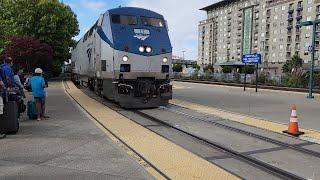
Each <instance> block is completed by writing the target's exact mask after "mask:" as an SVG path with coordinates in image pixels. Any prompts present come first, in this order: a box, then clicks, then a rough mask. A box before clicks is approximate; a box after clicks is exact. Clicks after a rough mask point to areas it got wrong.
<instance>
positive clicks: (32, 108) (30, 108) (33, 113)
mask: <svg viewBox="0 0 320 180" xmlns="http://www.w3.org/2000/svg"><path fill="white" fill-rule="evenodd" d="M27 114H28V117H29V119H37V118H38V113H37V108H36V103H35V101H28V103H27Z"/></svg>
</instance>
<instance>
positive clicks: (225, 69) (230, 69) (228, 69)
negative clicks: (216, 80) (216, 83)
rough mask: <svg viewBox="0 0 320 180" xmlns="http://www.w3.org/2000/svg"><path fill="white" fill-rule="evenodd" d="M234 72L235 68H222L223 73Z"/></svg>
mask: <svg viewBox="0 0 320 180" xmlns="http://www.w3.org/2000/svg"><path fill="white" fill-rule="evenodd" d="M232 70H233V67H231V66H222V72H223V73H231V72H232Z"/></svg>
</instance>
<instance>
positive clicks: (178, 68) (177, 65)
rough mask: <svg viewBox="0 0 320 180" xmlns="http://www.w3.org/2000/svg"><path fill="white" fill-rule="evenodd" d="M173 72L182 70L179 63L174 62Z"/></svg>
mask: <svg viewBox="0 0 320 180" xmlns="http://www.w3.org/2000/svg"><path fill="white" fill-rule="evenodd" d="M172 70H173V72H182V65H181V64H174V65H173V67H172Z"/></svg>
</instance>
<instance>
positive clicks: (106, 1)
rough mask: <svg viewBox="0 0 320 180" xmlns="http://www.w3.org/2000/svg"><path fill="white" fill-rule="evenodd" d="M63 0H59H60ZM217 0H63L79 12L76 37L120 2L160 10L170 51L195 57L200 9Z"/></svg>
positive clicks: (201, 16) (202, 13)
mask: <svg viewBox="0 0 320 180" xmlns="http://www.w3.org/2000/svg"><path fill="white" fill-rule="evenodd" d="M61 1H62V0H61ZM216 1H217V0H64V1H63V2H64V3H66V4H68V5H70V6H71V8H72V9H73V11H74V12H75V13H76V14H77V16H78V21H79V25H80V35H79V36H78V37H77V39H79V38H80V37H82V36H83V34H84V33H85V32H86V31H87V30H88V29H89V28H90V27H91V26H92V25H93V24H94V23H95V21H96V20H97V19H98V17H99V14H101V13H104V12H105V11H107V10H108V9H112V8H116V7H119V6H134V7H141V8H146V9H150V10H153V11H156V12H158V13H160V14H162V15H163V16H164V17H165V19H166V20H167V21H168V24H169V34H170V38H171V43H172V46H173V54H174V55H177V56H182V51H185V57H186V58H187V59H194V60H196V58H197V49H198V23H199V21H201V20H203V19H205V18H206V13H205V12H204V11H200V10H199V9H200V8H202V7H205V6H207V5H210V4H213V3H214V2H216Z"/></svg>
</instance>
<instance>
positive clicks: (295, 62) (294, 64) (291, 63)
mask: <svg viewBox="0 0 320 180" xmlns="http://www.w3.org/2000/svg"><path fill="white" fill-rule="evenodd" d="M302 63H303V62H302V59H301V58H300V57H299V56H298V55H297V54H295V55H293V56H292V58H291V59H290V60H287V62H286V63H285V64H284V65H283V67H282V71H283V72H284V73H286V74H290V73H292V70H294V71H293V72H297V71H298V70H299V69H300V68H301V67H302Z"/></svg>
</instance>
